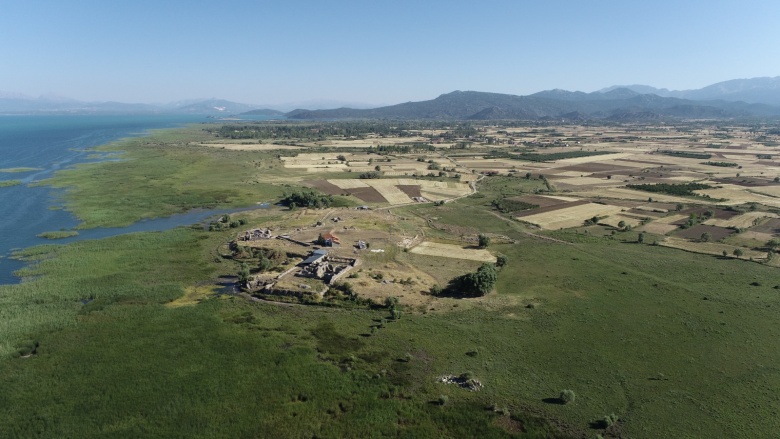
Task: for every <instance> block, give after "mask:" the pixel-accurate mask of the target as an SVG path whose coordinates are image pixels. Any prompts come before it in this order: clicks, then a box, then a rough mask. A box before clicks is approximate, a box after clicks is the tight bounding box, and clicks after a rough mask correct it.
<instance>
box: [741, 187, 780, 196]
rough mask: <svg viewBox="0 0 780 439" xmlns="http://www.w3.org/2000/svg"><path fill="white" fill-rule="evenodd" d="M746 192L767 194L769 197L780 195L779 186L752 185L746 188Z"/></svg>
mask: <svg viewBox="0 0 780 439" xmlns="http://www.w3.org/2000/svg"><path fill="white" fill-rule="evenodd" d="M748 192H753V193H756V194H762V195H769V196H770V197H780V186H762V187H753V188H750V189H748Z"/></svg>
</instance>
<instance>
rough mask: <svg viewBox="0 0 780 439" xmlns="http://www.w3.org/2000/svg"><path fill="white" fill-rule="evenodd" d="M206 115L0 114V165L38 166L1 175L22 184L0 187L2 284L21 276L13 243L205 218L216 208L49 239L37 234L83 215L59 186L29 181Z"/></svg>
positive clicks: (168, 225) (202, 119)
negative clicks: (72, 209)
mask: <svg viewBox="0 0 780 439" xmlns="http://www.w3.org/2000/svg"><path fill="white" fill-rule="evenodd" d="M210 121H213V119H206V117H205V116H202V115H132V116H127V115H123V116H107V115H99V116H95V115H56V116H49V115H46V116H28V115H24V116H16V115H0V169H8V168H36V169H37V170H34V171H26V172H0V180H21V181H22V184H21V185H18V186H10V187H0V206H1V207H0V284H8V283H16V282H18V281H19V279H18V278H16V277H15V276H14V275H13V272H14V271H15V270H18V269H19V268H21V267H22V266H23V263H21V262H19V261H16V260H13V259H10V258H9V256H10V255H11V253H12V252H13V250H14V249H20V248H26V247H31V246H34V245H38V244H64V243H67V242H71V241H74V240H81V239H96V238H104V237H108V236H113V235H117V234H120V233H129V232H137V231H152V230H167V229H170V228H173V227H177V226H180V225H189V224H194V223H197V222H200V221H203V220H204V219H206V218H207V217H209V216H211V215H214V214H216V213H217V212H210V211H193V212H189V213H186V214H182V215H174V216H172V217H168V218H159V219H154V220H147V221H142V222H139V223H136V224H133V225H132V226H130V227H124V228H118V229H91V230H80V231H79V236H77V237H73V238H67V239H58V240H54V241H52V240H47V239H43V238H38V237H37V236H36V235H38V234H40V233H42V232H47V231H56V230H60V229H65V230H67V229H71V228H73V227H75V226H76V225H77V224H78V223H79V221H78V220H77V219H76V218H75V217H73V215H71V214H70V213H69V212H67V211H65V210H52V209H51V207H52V206H61V205H62V202H61V200H60V199H59V196H58V195H59V191H57V190H54V189H52V188H48V187H30V186H29V184H30V183H34V182H37V181H40V180H43V179H46V178H49V177H51V176H52V175H53V174H54V172H56V171H57V170H60V169H63V168H67V167H69V166H73V165H75V164H77V163H88V162H90V161H91V160H90V159H89V158H88V157H89V156H90V155H91V154H93V151H91V148H94V147H96V146H99V145H103V144H106V143H110V142H112V141H115V140H118V139H121V138H124V137H131V136H142V135H144V134H146V133H147V132H148V130H150V129H157V128H169V127H175V126H179V125H182V124H187V123H199V122H210Z"/></svg>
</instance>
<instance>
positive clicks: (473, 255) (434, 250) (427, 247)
mask: <svg viewBox="0 0 780 439" xmlns="http://www.w3.org/2000/svg"><path fill="white" fill-rule="evenodd" d="M409 251H410V252H412V253H415V254H418V255H426V256H438V257H442V258H452V259H466V260H469V261H479V262H496V257H495V256H493V255H492V254H491V253H490V252H489V251H487V250H482V249H473V248H464V247H462V246H459V245H454V244H442V243H439V242H430V241H426V242H422V243H420V244H419V245H417V246H416V247H414V248H413V249H411V250H409Z"/></svg>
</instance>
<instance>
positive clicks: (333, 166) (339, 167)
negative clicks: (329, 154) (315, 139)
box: [284, 163, 347, 171]
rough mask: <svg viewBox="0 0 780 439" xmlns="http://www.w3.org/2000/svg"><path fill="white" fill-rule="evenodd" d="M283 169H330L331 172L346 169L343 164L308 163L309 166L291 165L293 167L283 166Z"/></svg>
mask: <svg viewBox="0 0 780 439" xmlns="http://www.w3.org/2000/svg"><path fill="white" fill-rule="evenodd" d="M284 167H285V168H288V169H330V170H331V171H343V170H345V169H347V165H345V164H343V163H321V164H315V163H309V164H293V165H288V164H285V165H284Z"/></svg>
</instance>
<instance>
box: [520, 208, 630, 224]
mask: <svg viewBox="0 0 780 439" xmlns="http://www.w3.org/2000/svg"><path fill="white" fill-rule="evenodd" d="M622 209H623V208H622V207H619V206H611V205H607V204H597V203H588V204H582V205H580V206H572V207H565V208H563V209H558V210H554V211H551V212H544V213H538V214H536V215H529V216H524V217H522V218H519V219H520V220H521V221H524V222H528V223H531V224H534V225H537V226H539V227H541V228H543V229H566V228H569V227H577V226H581V225H582V223H583V222H584V221H585V220H587V219H590V218H592V217H594V216H604V215H613V214H616V213H618V212H620V211H621V210H622Z"/></svg>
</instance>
